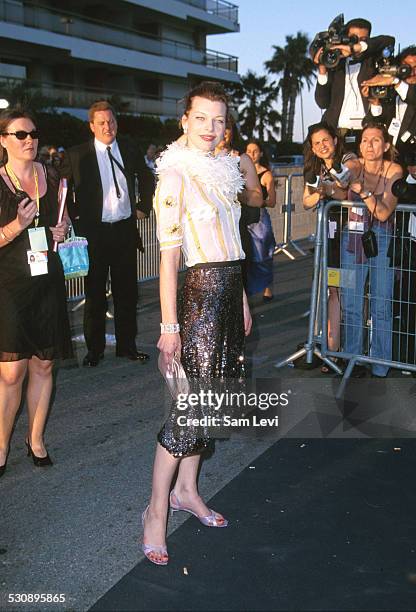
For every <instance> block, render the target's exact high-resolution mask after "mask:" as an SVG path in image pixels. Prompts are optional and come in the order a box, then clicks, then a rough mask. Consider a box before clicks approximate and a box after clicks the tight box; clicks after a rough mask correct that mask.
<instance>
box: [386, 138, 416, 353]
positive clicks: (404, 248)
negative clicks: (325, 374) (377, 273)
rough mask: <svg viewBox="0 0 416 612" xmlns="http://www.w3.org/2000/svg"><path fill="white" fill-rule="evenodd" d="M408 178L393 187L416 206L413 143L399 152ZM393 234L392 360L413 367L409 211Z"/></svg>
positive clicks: (415, 242)
mask: <svg viewBox="0 0 416 612" xmlns="http://www.w3.org/2000/svg"><path fill="white" fill-rule="evenodd" d="M402 158H403V162H404V164H405V166H406V169H407V172H408V175H407V177H406V178H403V179H399V180H397V181H396V182H395V183H394V184H393V185H392V192H393V195H395V196H396V197H397V198H398V200H399V202H400V203H401V204H415V203H416V143H413V144H412V145H408V144H406V147H403V148H402ZM396 224H397V227H396V232H395V234H394V240H392V242H391V245H390V249H389V256H390V260H391V265H392V266H393V267H394V268H395V269H396V274H395V287H394V296H393V297H394V302H393V308H394V311H393V316H394V317H395V320H396V321H398V327H397V326H396V328H395V331H394V334H393V358H394V359H397V360H398V361H402V362H403V363H409V364H412V365H416V345H415V338H416V213H414V212H411V211H410V210H406V211H401V212H398V213H397V215H396Z"/></svg>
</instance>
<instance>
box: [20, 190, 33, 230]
mask: <svg viewBox="0 0 416 612" xmlns="http://www.w3.org/2000/svg"><path fill="white" fill-rule="evenodd" d="M37 212H38V208H37V206H36V202H34V201H33V200H30V199H29V198H25V199H24V200H22V201H21V202H19V204H18V205H17V216H16V219H17V222H18V224H19V226H20V231H23V230H24V229H26V228H27V227H28V226H29V225H30V224H31V223H32V221H33V219H34V218H35V216H36V213H37Z"/></svg>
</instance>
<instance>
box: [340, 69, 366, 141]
mask: <svg viewBox="0 0 416 612" xmlns="http://www.w3.org/2000/svg"><path fill="white" fill-rule="evenodd" d="M350 61H351V60H350V58H347V60H346V62H345V92H344V100H343V102H342V107H341V112H340V114H339V119H338V127H339V128H348V129H355V130H360V129H361V127H362V125H361V122H362V120H363V119H364V116H365V109H364V104H363V101H362V98H361V93H360V86H359V85H358V74H359V72H360V69H361V63H356V64H353V65H351V63H350Z"/></svg>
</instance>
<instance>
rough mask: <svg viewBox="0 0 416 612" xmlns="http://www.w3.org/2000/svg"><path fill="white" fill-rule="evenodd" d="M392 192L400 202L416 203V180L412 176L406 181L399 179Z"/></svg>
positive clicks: (392, 187)
mask: <svg viewBox="0 0 416 612" xmlns="http://www.w3.org/2000/svg"><path fill="white" fill-rule="evenodd" d="M391 192H392V194H393V195H394V196H396V198H397V199H398V200H399V202H404V203H412V204H413V203H414V202H416V179H414V178H413V177H412V175H411V174H409V176H408V177H407V178H406V179H398V180H397V181H395V182H394V183H393V185H392V186H391Z"/></svg>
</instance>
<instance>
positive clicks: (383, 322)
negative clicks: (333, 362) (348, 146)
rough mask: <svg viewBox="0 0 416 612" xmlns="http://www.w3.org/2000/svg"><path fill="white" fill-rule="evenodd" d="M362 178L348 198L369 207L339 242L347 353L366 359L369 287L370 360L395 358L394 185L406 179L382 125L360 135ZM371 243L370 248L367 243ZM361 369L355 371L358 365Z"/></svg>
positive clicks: (355, 213) (376, 368)
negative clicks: (391, 248) (367, 291)
mask: <svg viewBox="0 0 416 612" xmlns="http://www.w3.org/2000/svg"><path fill="white" fill-rule="evenodd" d="M360 153H361V157H360V158H359V164H360V166H359V168H360V171H359V173H358V176H355V177H354V178H353V180H352V182H351V183H350V189H349V194H348V199H349V200H350V201H353V202H361V203H364V204H365V208H364V209H363V208H361V207H353V208H351V209H350V210H349V213H348V222H347V223H346V224H345V227H344V228H343V234H342V239H341V268H342V270H343V274H344V278H347V277H348V278H349V279H350V281H349V282H348V283H346V284H344V286H343V287H342V289H341V304H342V311H343V315H344V317H343V329H344V343H343V344H344V351H345V352H346V353H349V354H351V355H362V354H363V351H364V350H365V349H364V347H363V329H364V322H363V310H364V296H365V285H366V280H367V278H368V283H369V287H370V302H369V304H370V315H371V320H372V327H371V346H370V350H369V354H370V356H372V357H376V358H380V359H385V360H388V361H389V360H391V358H392V324H393V312H392V299H393V282H394V269H393V267H392V266H391V258H390V257H389V252H388V251H389V244H390V237H391V235H392V233H393V231H394V210H395V208H396V204H397V198H396V197H395V196H394V194H393V193H392V185H393V183H395V181H396V180H398V179H400V178H401V177H402V169H401V167H400V166H399V165H398V164H396V163H395V162H394V161H393V159H394V156H395V150H394V147H392V145H391V138H390V136H389V134H388V133H387V129H386V127H385V126H384V125H381V124H378V123H373V124H371V123H369V124H367V125H366V126H365V127H364V128H363V131H362V138H361V143H360ZM369 243H370V244H369ZM356 367H357V366H356ZM388 370H389V367H388V366H384V365H380V364H373V365H372V372H373V376H378V377H385V376H387V373H388Z"/></svg>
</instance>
